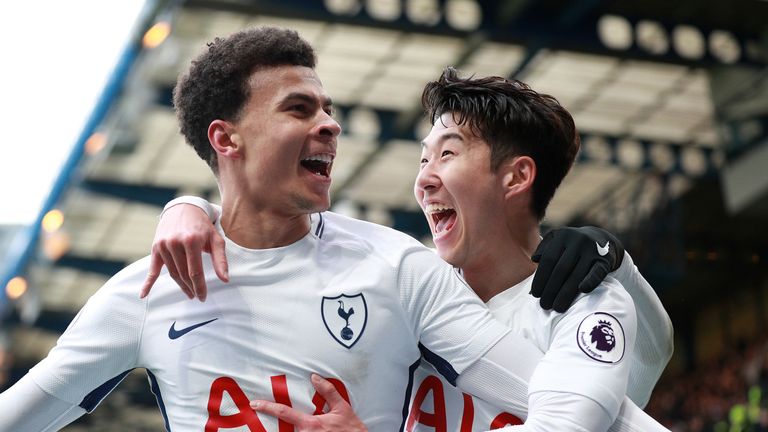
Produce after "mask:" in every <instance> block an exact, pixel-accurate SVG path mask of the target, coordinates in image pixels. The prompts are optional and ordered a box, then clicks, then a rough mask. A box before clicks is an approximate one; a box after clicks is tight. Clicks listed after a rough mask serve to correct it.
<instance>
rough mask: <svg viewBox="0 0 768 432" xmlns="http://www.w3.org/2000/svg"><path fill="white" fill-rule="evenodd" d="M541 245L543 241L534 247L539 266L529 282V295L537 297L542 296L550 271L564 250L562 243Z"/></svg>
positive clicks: (550, 274)
mask: <svg viewBox="0 0 768 432" xmlns="http://www.w3.org/2000/svg"><path fill="white" fill-rule="evenodd" d="M542 245H544V242H543V241H542V243H541V244H539V248H538V249H536V253H537V254H538V258H539V261H538V263H539V266H538V267H537V269H536V273H535V274H534V275H533V282H532V283H531V295H532V296H534V297H537V298H541V297H543V295H544V289H545V287H546V286H547V285H548V284H549V278H550V277H551V276H552V271H553V270H554V269H555V265H556V264H557V262H558V261H559V260H560V257H561V256H562V254H563V251H564V250H565V248H564V247H563V246H562V245H551V244H549V243H548V244H547V245H544V246H542ZM550 305H551V303H550Z"/></svg>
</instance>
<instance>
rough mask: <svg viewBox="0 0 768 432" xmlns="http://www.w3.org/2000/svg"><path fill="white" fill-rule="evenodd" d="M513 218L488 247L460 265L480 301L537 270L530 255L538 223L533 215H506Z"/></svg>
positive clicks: (495, 234)
mask: <svg viewBox="0 0 768 432" xmlns="http://www.w3.org/2000/svg"><path fill="white" fill-rule="evenodd" d="M507 220H508V221H513V222H510V223H508V224H507V226H505V227H504V230H503V231H504V232H503V233H501V234H499V233H493V238H491V239H490V241H489V244H490V247H488V248H486V253H485V254H483V256H480V257H476V258H477V259H474V260H473V261H472V262H471V263H468V265H465V266H464V267H462V269H461V270H462V272H463V274H464V278H465V279H466V281H467V283H468V284H469V286H470V287H472V289H473V290H474V291H475V293H476V294H477V295H478V296H479V297H480V299H481V300H482V301H483V302H487V301H488V300H490V299H491V298H493V297H494V296H495V295H497V294H499V293H500V292H502V291H506V290H507V289H509V288H511V287H512V286H514V285H517V284H518V283H520V282H522V281H523V280H525V278H527V277H528V276H530V275H532V274H533V272H534V271H536V263H534V262H533V261H531V255H533V252H534V251H535V250H536V247H537V246H538V245H539V242H540V236H539V226H538V221H537V220H536V219H535V218H530V217H528V218H517V216H516V217H510V218H507Z"/></svg>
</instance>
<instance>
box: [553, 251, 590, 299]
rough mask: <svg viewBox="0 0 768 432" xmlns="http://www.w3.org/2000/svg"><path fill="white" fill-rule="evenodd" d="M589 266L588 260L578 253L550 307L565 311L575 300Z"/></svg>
mask: <svg viewBox="0 0 768 432" xmlns="http://www.w3.org/2000/svg"><path fill="white" fill-rule="evenodd" d="M590 268H591V266H590V261H589V260H586V259H582V257H581V256H580V255H579V257H578V262H577V263H576V265H575V266H574V267H573V270H572V271H571V273H570V275H568V277H567V278H566V279H565V281H564V282H563V284H562V286H561V287H560V290H559V292H558V293H557V295H556V296H555V300H554V301H553V302H552V309H554V311H555V312H560V313H562V312H565V311H566V310H568V308H569V307H571V305H572V304H573V301H574V300H576V297H577V296H578V295H579V293H580V292H581V291H579V284H580V283H581V281H582V280H583V279H584V278H585V277H586V276H587V273H589V270H590Z"/></svg>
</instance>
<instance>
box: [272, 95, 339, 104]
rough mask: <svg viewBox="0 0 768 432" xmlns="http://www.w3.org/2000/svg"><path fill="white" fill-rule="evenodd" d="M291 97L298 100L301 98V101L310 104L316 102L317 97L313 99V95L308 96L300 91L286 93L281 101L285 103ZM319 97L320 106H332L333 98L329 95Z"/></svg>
mask: <svg viewBox="0 0 768 432" xmlns="http://www.w3.org/2000/svg"><path fill="white" fill-rule="evenodd" d="M291 99H299V100H302V101H304V102H307V103H310V104H316V103H317V99H315V98H314V97H313V96H310V95H308V94H307V93H301V92H292V93H288V95H286V96H285V97H284V98H283V100H282V101H281V103H285V102H286V101H289V100H291ZM321 99H322V106H324V107H325V106H331V107H332V106H333V100H332V99H331V98H330V97H329V96H323V97H321Z"/></svg>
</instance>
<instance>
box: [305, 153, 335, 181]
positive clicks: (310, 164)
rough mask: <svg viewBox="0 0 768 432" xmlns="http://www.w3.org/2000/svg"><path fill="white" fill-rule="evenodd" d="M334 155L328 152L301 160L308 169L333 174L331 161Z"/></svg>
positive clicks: (326, 175) (320, 173)
mask: <svg viewBox="0 0 768 432" xmlns="http://www.w3.org/2000/svg"><path fill="white" fill-rule="evenodd" d="M332 162H333V156H332V155H330V154H327V153H323V154H318V155H314V156H310V157H308V158H306V159H302V160H301V166H302V167H304V169H306V170H307V171H309V172H311V173H313V174H316V175H319V176H322V177H330V176H331V163H332Z"/></svg>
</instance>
